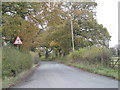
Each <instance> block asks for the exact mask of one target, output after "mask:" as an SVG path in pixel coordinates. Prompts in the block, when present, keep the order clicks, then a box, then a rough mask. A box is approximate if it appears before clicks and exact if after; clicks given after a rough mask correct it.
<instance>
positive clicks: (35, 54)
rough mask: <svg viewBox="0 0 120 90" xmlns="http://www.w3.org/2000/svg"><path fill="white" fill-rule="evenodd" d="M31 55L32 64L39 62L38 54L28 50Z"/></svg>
mask: <svg viewBox="0 0 120 90" xmlns="http://www.w3.org/2000/svg"><path fill="white" fill-rule="evenodd" d="M30 54H31V56H32V60H33V64H39V62H40V59H39V55H38V53H37V52H30Z"/></svg>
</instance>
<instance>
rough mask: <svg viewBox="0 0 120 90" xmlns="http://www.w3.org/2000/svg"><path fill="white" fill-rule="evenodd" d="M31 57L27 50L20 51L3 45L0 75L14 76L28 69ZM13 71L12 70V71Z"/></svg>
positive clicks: (30, 64)
mask: <svg viewBox="0 0 120 90" xmlns="http://www.w3.org/2000/svg"><path fill="white" fill-rule="evenodd" d="M32 63H33V61H32V57H31V55H30V53H29V52H27V51H26V52H21V51H18V50H16V49H15V48H10V47H3V55H2V71H3V72H2V75H3V77H5V76H7V77H8V76H16V75H17V74H18V73H20V72H22V71H24V70H26V69H30V68H31V66H32ZM13 71H14V72H13Z"/></svg>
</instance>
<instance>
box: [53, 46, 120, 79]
mask: <svg viewBox="0 0 120 90" xmlns="http://www.w3.org/2000/svg"><path fill="white" fill-rule="evenodd" d="M110 57H111V52H110V51H109V49H107V48H104V49H103V48H100V47H94V46H93V47H89V48H81V49H80V50H77V51H75V55H74V56H73V53H72V52H71V53H70V54H69V55H67V56H65V57H61V58H58V59H56V60H55V61H57V62H61V63H64V64H67V65H70V66H73V67H77V68H80V69H82V70H85V71H89V72H91V73H95V74H100V75H104V76H108V77H111V78H114V79H117V80H120V78H119V77H118V66H116V67H115V68H112V67H111V62H110Z"/></svg>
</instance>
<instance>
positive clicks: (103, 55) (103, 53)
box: [74, 46, 111, 65]
mask: <svg viewBox="0 0 120 90" xmlns="http://www.w3.org/2000/svg"><path fill="white" fill-rule="evenodd" d="M110 56H111V54H110V52H109V49H107V48H105V47H104V48H101V47H95V46H92V47H86V48H81V49H79V50H76V51H75V56H74V59H75V60H76V61H83V62H84V61H88V62H89V63H101V64H105V65H106V64H108V62H109V58H110Z"/></svg>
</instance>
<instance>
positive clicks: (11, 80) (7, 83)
mask: <svg viewBox="0 0 120 90" xmlns="http://www.w3.org/2000/svg"><path fill="white" fill-rule="evenodd" d="M37 66H39V64H36V65H34V66H33V67H32V68H31V69H29V70H26V71H23V72H22V73H20V74H18V75H17V76H16V77H5V78H4V80H3V81H2V88H9V87H11V86H14V85H15V84H17V83H19V82H20V81H22V80H24V79H25V78H26V77H28V76H29V75H30V74H32V72H33V71H34V70H35V68H36V67H37Z"/></svg>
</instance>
